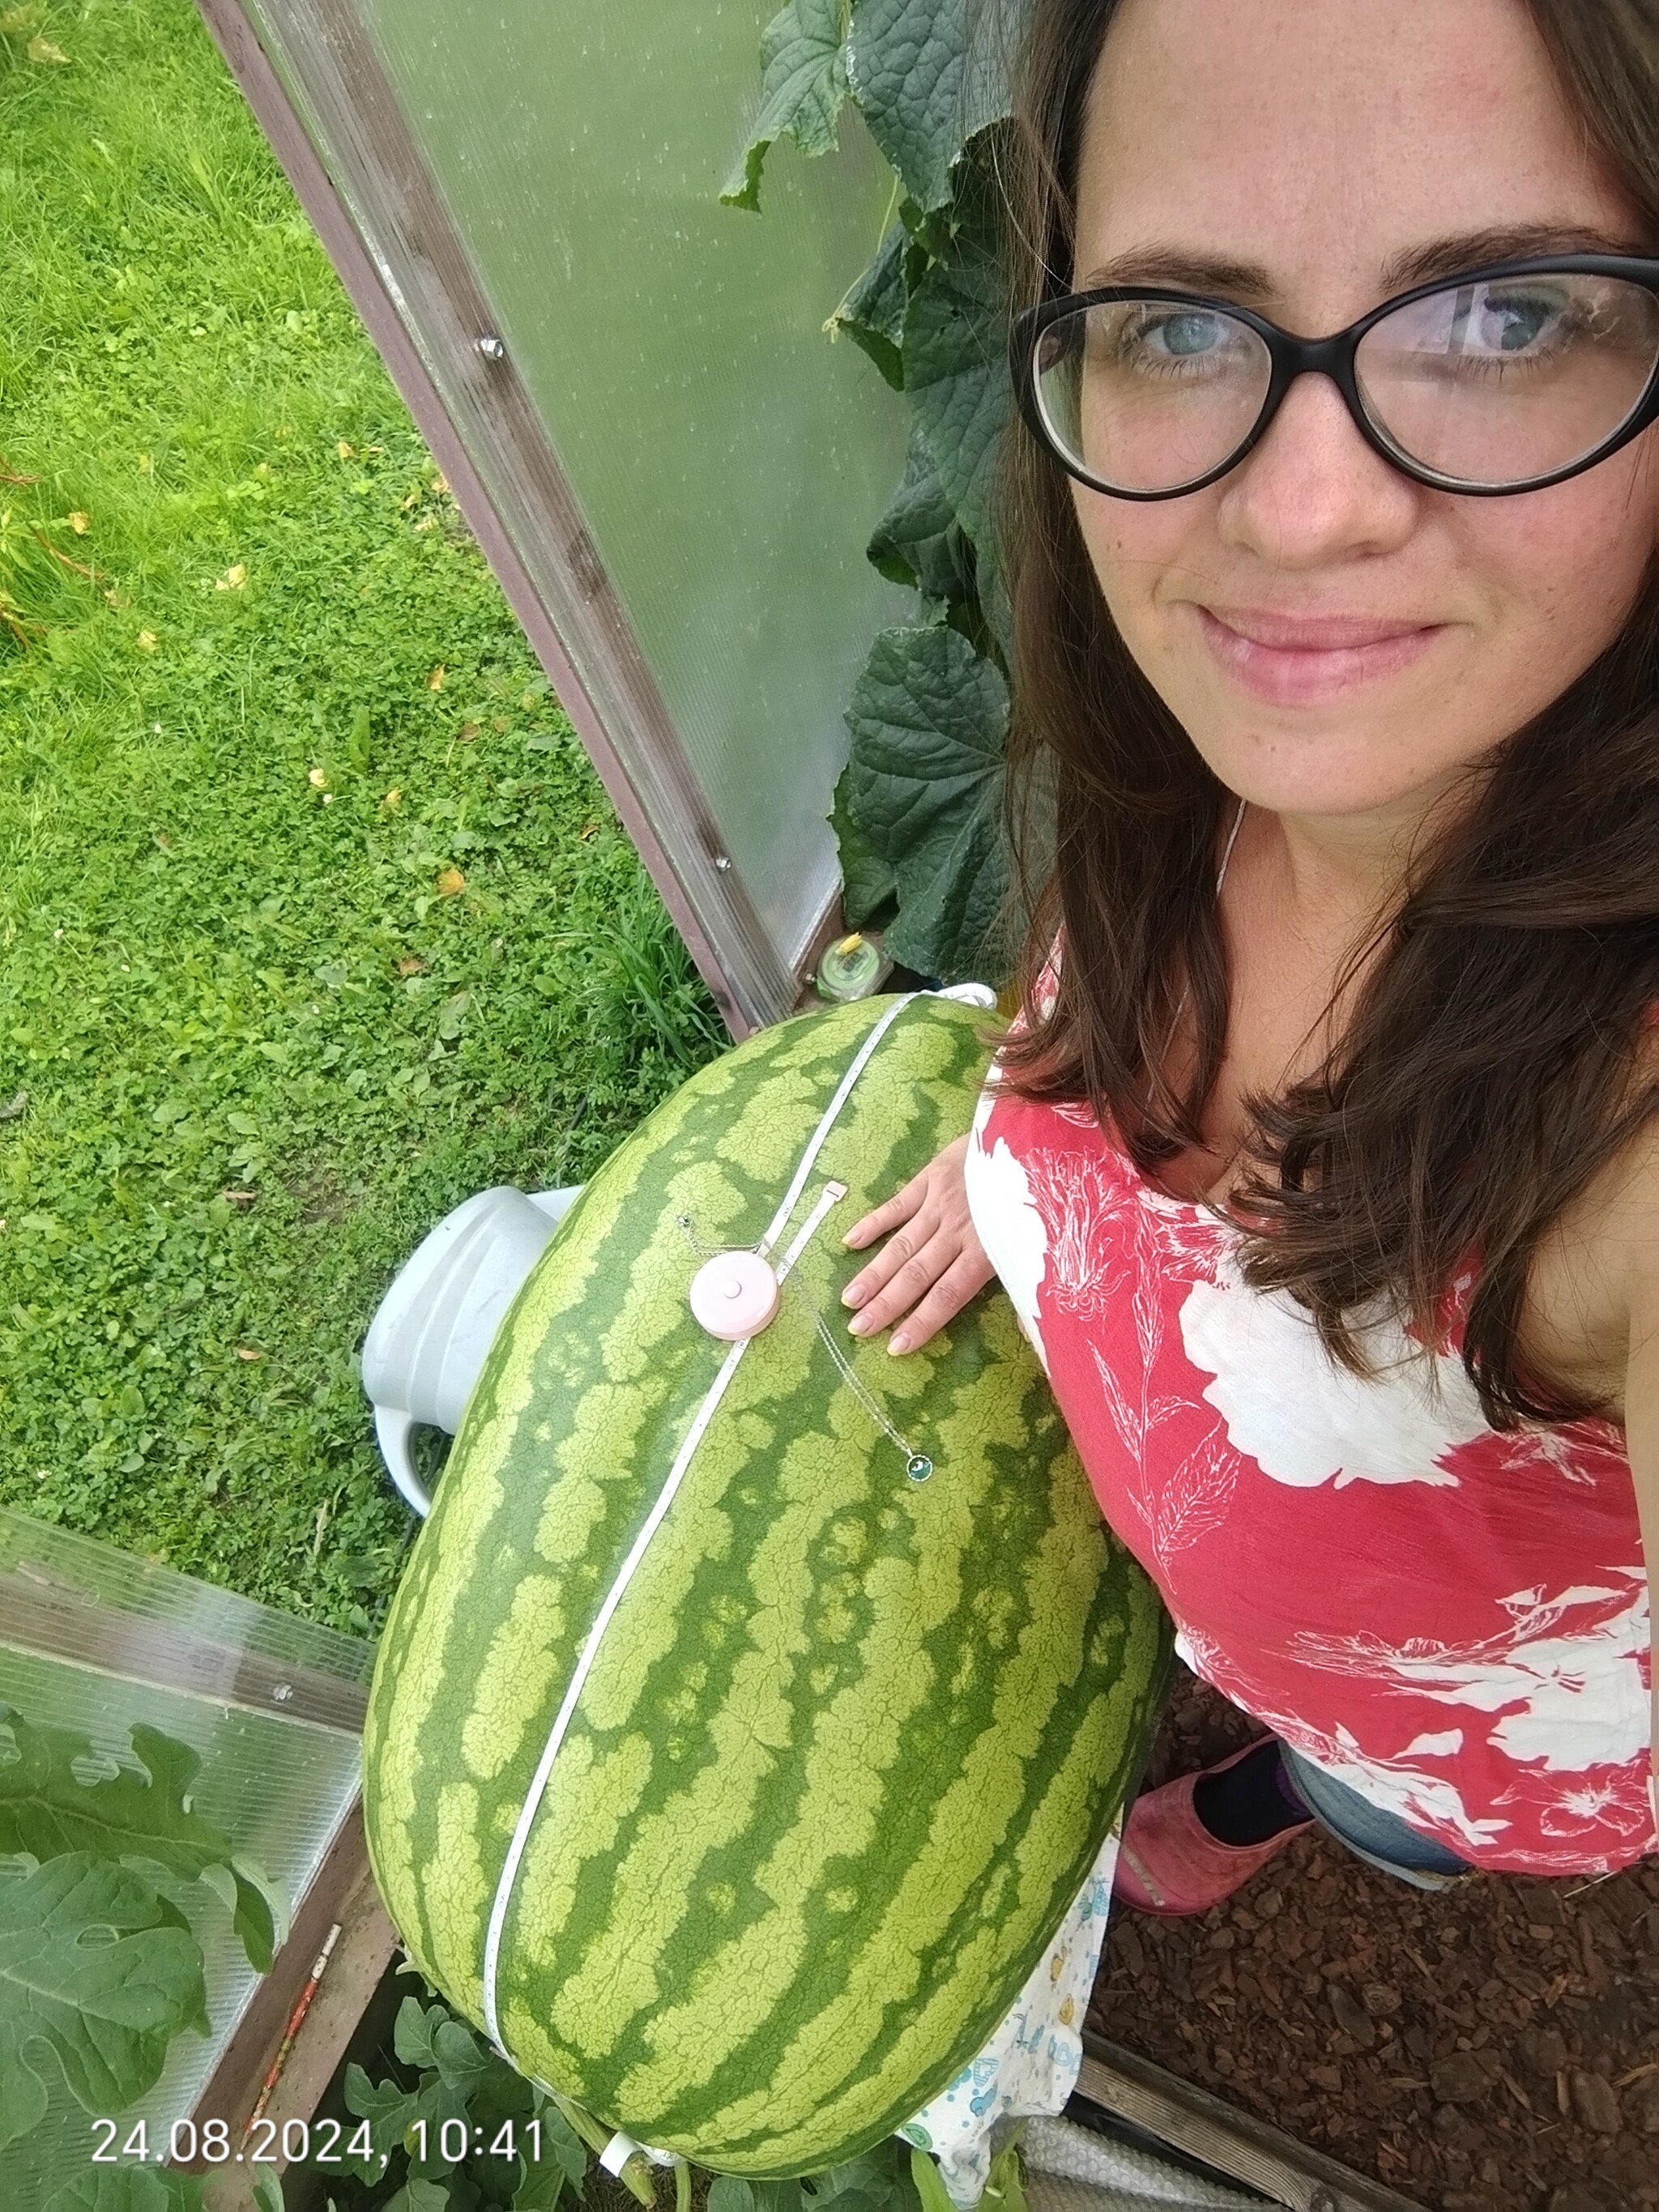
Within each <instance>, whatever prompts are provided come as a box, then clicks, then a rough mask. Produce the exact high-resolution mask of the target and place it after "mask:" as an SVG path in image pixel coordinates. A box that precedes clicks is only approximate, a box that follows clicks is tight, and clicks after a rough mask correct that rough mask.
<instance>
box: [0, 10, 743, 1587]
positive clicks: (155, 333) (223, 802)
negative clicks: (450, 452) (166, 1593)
mask: <svg viewBox="0 0 1659 2212" xmlns="http://www.w3.org/2000/svg"><path fill="white" fill-rule="evenodd" d="M0 266H3V272H4V279H3V284H0V477H4V478H5V481H3V482H0V517H3V520H0V1109H4V1110H5V1111H6V1112H7V1113H8V1114H9V1118H7V1119H5V1120H3V1121H0V1503H4V1504H13V1505H16V1506H19V1507H21V1508H22V1509H23V1510H27V1511H28V1512H31V1513H33V1514H36V1515H39V1516H43V1517H44V1518H46V1519H49V1520H55V1521H62V1522H66V1523H69V1524H71V1525H73V1526H74V1527H76V1528H81V1529H84V1530H87V1531H89V1532H91V1533H93V1534H99V1535H102V1536H105V1537H107V1538H109V1539H111V1540H112V1541H115V1542H118V1543H119V1544H122V1545H125V1546H127V1547H131V1548H132V1549H134V1550H137V1551H140V1552H144V1553H151V1554H153V1555H155V1556H157V1557H161V1558H164V1559H167V1560H168V1561H169V1562H170V1563H171V1564H172V1565H175V1566H177V1567H179V1568H182V1569H185V1570H186V1571H189V1572H191V1573H196V1574H200V1575H204V1576H206V1577H209V1578H210V1579H213V1580H216V1581H220V1582H223V1583H230V1584H233V1585H234V1586H235V1587H237V1588H239V1589H243V1590H246V1591H248V1592H249V1593H251V1594H252V1595H256V1596H259V1597H263V1598H265V1599H268V1600H270V1601H274V1602H276V1603H279V1604H282V1605H285V1606H288V1607H293V1608H295V1609H297V1610H299V1611H301V1612H304V1613H310V1614H312V1615H313V1616H315V1617H317V1618H319V1619H322V1620H329V1621H331V1622H334V1623H336V1624H337V1625H339V1626H348V1627H356V1628H358V1629H360V1630H361V1629H365V1628H367V1627H368V1626H370V1625H371V1623H372V1621H373V1620H374V1616H375V1613H376V1609H377V1607H378V1605H379V1602H380V1600H381V1598H382V1597H383V1596H384V1595H385V1594H386V1591H387V1590H388V1589H389V1588H390V1586H391V1583H392V1581H393V1580H394V1579H395V1574H396V1568H397V1560H398V1549H399V1547H400V1545H401V1542H402V1541H403V1539H404V1535H405V1534H406V1533H407V1527H408V1516H407V1515H406V1513H405V1512H404V1509H403V1507H402V1506H401V1505H400V1504H398V1502H397V1501H396V1500H395V1498H392V1495H391V1493H390V1492H389V1488H388V1486H387V1483H386V1478H385V1475H384V1474H383V1472H382V1470H381V1468H380V1463H379V1461H378V1459H377V1456H376V1455H375V1452H374V1446H373V1443H372V1441H371V1437H370V1431H369V1428H368V1420H367V1417H366V1409H365V1407H364V1404H363V1401H362V1396H361V1394H360V1391H359V1388H358V1383H357V1379H356V1370H355V1366H354V1359H353V1355H354V1353H355V1351H356V1346H357V1345H358V1343H359V1342H360V1340H361V1338H362V1330H363V1328H364V1326H365V1323H366V1322H367V1320H368V1316H369V1315H370V1313H371V1312H372V1310H373V1309H374V1304H375V1303H376V1301H377V1299H378V1297H379V1296H380V1292H381V1291H382V1290H383V1288H384V1287H385V1285H386V1281H387V1279H389V1277H390V1275H391V1274H392V1271H393V1270H394V1269H395V1267H397V1265H398V1262H399V1261H401V1259H402V1258H403V1257H404V1255H405V1254H406V1253H407V1252H408V1251H409V1250H410V1248H411V1247H412V1246H413V1244H414V1243H416V1241H417V1240H418V1239H419V1237H421V1236H422V1234H423V1232H424V1231H425V1230H426V1229H427V1228H428V1227H429V1226H430V1225H431V1224H432V1223H433V1222H434V1221H435V1219H436V1218H438V1216H439V1215H440V1214H441V1213H442V1212H444V1211H445V1210H446V1209H447V1207H449V1206H452V1205H453V1204H454V1203H456V1202H457V1201H458V1200H459V1199H461V1198H463V1197H465V1196H466V1195H467V1194H469V1193H470V1192H471V1191H473V1190H476V1189H478V1188H482V1187H483V1186H484V1185H486V1184H488V1183H491V1182H520V1183H521V1184H523V1185H525V1186H526V1187H530V1188H535V1187H538V1186H540V1185H543V1184H546V1183H550V1182H568V1181H574V1180H579V1179H580V1177H582V1176H584V1175H586V1174H587V1173H588V1172H590V1171H591V1170H592V1167H593V1166H594V1164H596V1163H597V1162H598V1161H599V1159H600V1158H603V1157H604V1155H605V1152H607V1151H608V1150H609V1149H610V1148H611V1146H612V1145H613V1144H614V1143H615V1142H616V1140H617V1137H618V1136H619V1134H620V1133H622V1132H623V1131H624V1130H625V1129H626V1128H628V1127H629V1126H630V1125H631V1124H632V1123H633V1122H634V1121H636V1120H637V1119H638V1118H639V1116H640V1115H641V1113H642V1112H643V1111H644V1110H645V1109H647V1107H648V1106H649V1105H651V1104H652V1103H654V1101H655V1100H656V1099H657V1098H658V1097H660V1096H661V1095H662V1094H663V1093H664V1092H665V1091H666V1090H667V1089H669V1088H671V1086H672V1085H673V1084H674V1083H675V1082H676V1081H678V1079H679V1078H680V1076H681V1075H682V1074H683V1073H684V1072H685V1070H686V1069H687V1068H689V1067H690V1066H692V1065H694V1064H696V1062H697V1061H698V1060H701V1059H702V1058H704V1057H706V1056H707V1055H708V1053H709V1052H710V1051H711V1050H712V1049H713V1048H714V1045H715V1043H716V1042H717V1032H716V1028H715V1024H714V1018H713V1014H712V1010H711V1008H710V1006H709V1005H708V1000H707V999H706V998H705V996H704V995H703V994H702V990H701V987H700V986H698V985H697V983H696V981H695V979H694V978H693V976H692V975H691V973H690V968H689V965H688V963H687V961H686V958H685V955H684V950H683V948H682V947H681V946H680V945H679V943H678V939H677V938H676V937H675V936H674V934H673V933H672V931H671V928H670V927H669V926H668V924H667V922H666V920H665V916H664V915H663V912H662V909H661V908H660V906H659V902H658V901H657V899H656V896H655V894H654V893H653V891H652V890H651V888H650V886H649V884H648V883H647V881H646V880H645V878H643V876H642V874H641V871H640V868H639V866H638V864H637V862H636V860H635V857H634V855H633V853H632V850H631V848H629V846H628V844H627V842H626V841H625V840H624V839H623V836H621V834H620V832H619V830H618V829H617V824H616V822H615V820H614V817H613V816H612V814H611V811H610V808H609V806H608V805H607V804H606V802H605V798H604V795H603V793H602V792H601V791H600V789H599V786H598V784H597V783H596V781H595V780H594V778H593V776H592V773H591V772H590V770H589V769H588V767H587V764H586V761H585V759H584V757H583V756H582V754H581V752H580V749H579V747H578V746H577V745H576V744H575V742H574V738H572V736H571V733H570V730H569V726H568V723H567V722H566V721H565V720H564V717H563V715H562V713H561V711H560V709H559V708H558V706H557V703H556V701H555V700H554V699H553V698H552V697H550V696H549V693H548V691H547V688H546V685H545V684H544V682H543V681H542V679H541V678H539V676H538V671H537V668H536V665H535V664H534V662H533V660H532V657H531V655H530V653H529V651H528V648H527V647H526V645H525V642H524V641H523V639H522V637H521V635H520V632H519V630H518V628H517V626H516V624H515V623H514V622H513V617H512V616H511V614H510V612H509V611H508V610H507V606H506V605H505V603H504V602H503V600H502V599H501V593H500V592H499V590H498V589H497V587H496V586H495V582H494V580H493V579H492V578H491V576H490V574H489V571H488V569H487V568H485V566H484V564H483V561H482V560H481V558H480V557H479V556H478V553H477V550H476V548H475V547H474V545H473V544H472V542H471V538H469V536H468V535H467V532H466V531H465V526H463V524H462V522H461V520H460V518H459V514H458V513H457V511H456V509H455V507H454V505H453V501H451V500H450V498H449V497H448V495H447V490H446V488H445V487H444V485H443V483H442V482H441V479H440V478H439V477H438V476H437V473H436V471H435V467H434V465H433V464H432V462H431V459H430V458H429V456H428V454H427V453H426V451H425V450H424V448H423V447H422V442H421V441H420V439H419V437H418V436H417V435H416V433H415V431H414V430H413V428H411V426H410V422H409V419H408V417H407V416H406V414H405V413H404V410H403V407H402V404H401V403H400V402H399V401H398V398H397V396H396V394H395V392H393V390H392V386H391V385H390V383H389V382H388V380H387V379H386V375H385V374H384V372H383V370H382V369H381V368H380V362H379V360H378V357H377V356H375V354H374V351H373V349H372V348H371V347H370V346H369V344H368V341H367V339H366V338H365V337H364V336H363V334H362V331H361V329H360V327H359V325H358V323H357V321H356V316H355V314H354V313H353V312H352V310H351V308H350V307H349V304H348V303H347V301H345V299H344V296H343V294H342V292H341V290H340V288H339V286H338V284H337V282H336V280H335V278H334V276H333V275H332V273H331V270H330V268H329V265H328V263H327V261H326V258H325V256H324V254H323V253H322V252H321V250H320V248H319V246H318V245H317V244H316V242H315V240H314V239H313V236H312V234H311V232H310V229H309V227H308V226H307V222H305V219H304V217H303V216H301V213H300V211H299V210H298V208H297V207H296V205H295V202H294V200H293V197H292V196H291V194H290V193H289V190H288V187H287V185H286V184H285V183H284V181H283V178H282V176H281V173H280V172H279V171H278V169H277V167H276V163H275V162H274V161H273V160H272V159H271V157H270V155H269V154H268V153H267V151H266V149H265V147H264V141H263V139H262V138H261V137H260V135H259V132H258V129H257V127H256V125H254V124H253V122H252V119H251V118H249V116H248V114H247V113H246V109H245V108H244V106H243V105H242V102H241V100H240V94H238V93H237V91H236V89H235V88H234V85H233V83H232V82H231V81H230V79H229V77H228V75H227V73H226V71H225V70H224V69H223V67H222V64H221V62H220V60H219V58H218V56H217V54H216V52H215V51H214V49H213V47H212V46H211V44H210V40H208V38H207V36H206V34H205V33H204V30H203V29H202V27H201V26H200V24H199V22H198V21H197V17H196V15H195V12H194V10H193V9H192V8H191V5H190V4H189V0H143V4H142V5H138V4H135V0H82V4H80V5H72V4H70V5H66V4H58V0H41V4H40V5H38V6H33V7H29V6H25V7H22V8H17V7H15V6H12V5H11V4H10V0H0ZM71 564H72V565H71ZM14 1104H15V1106H16V1108H17V1110H15V1112H14V1111H12V1106H13V1105H14Z"/></svg>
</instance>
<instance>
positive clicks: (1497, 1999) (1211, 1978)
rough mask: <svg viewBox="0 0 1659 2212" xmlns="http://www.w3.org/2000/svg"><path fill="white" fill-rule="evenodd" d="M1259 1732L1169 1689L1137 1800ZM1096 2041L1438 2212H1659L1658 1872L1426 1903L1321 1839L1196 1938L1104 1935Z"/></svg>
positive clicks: (1154, 1927)
mask: <svg viewBox="0 0 1659 2212" xmlns="http://www.w3.org/2000/svg"><path fill="white" fill-rule="evenodd" d="M1257 1732H1258V1731H1257V1730H1256V1729H1255V1726H1254V1724H1253V1723H1249V1722H1248V1721H1246V1720H1245V1719H1244V1718H1243V1716H1242V1715H1241V1714H1238V1713H1237V1712H1235V1711H1233V1710H1232V1708H1231V1706H1229V1705H1226V1704H1225V1703H1224V1701H1223V1700H1222V1699H1219V1698H1218V1697H1217V1696H1215V1694H1214V1693H1213V1692H1211V1691H1209V1690H1207V1689H1206V1688H1205V1687H1204V1686H1203V1685H1202V1684H1201V1683H1199V1682H1196V1681H1194V1680H1193V1678H1192V1677H1191V1676H1190V1675H1188V1676H1184V1677H1182V1680H1181V1681H1180V1684H1179V1686H1178V1687H1177V1689H1176V1694H1175V1696H1174V1698H1173V1699H1172V1701H1171V1704H1170V1711H1169V1713H1168V1715H1167V1716H1166V1718H1165V1722H1164V1729H1163V1731H1162V1733H1161V1735H1160V1736H1159V1738H1158V1744H1157V1746H1156V1747H1155V1749H1154V1752H1153V1755H1152V1764H1151V1767H1150V1769H1149V1771H1148V1775H1147V1778H1146V1786H1147V1787H1149V1788H1150V1787H1153V1786H1155V1785H1156V1784H1157V1783H1158V1782H1161V1781H1165V1780H1168V1779H1169V1778H1170V1777H1171V1776H1172V1775H1176V1774H1181V1773H1184V1772H1187V1771H1189V1770H1191V1769H1194V1768H1197V1767H1200V1766H1203V1765H1207V1764H1208V1763H1209V1762H1210V1760H1212V1759H1215V1758H1217V1757H1218V1756H1219V1755H1220V1754H1221V1753H1223V1752H1224V1751H1226V1750H1230V1749H1231V1748H1233V1747H1235V1746H1236V1745H1237V1744H1238V1743H1240V1742H1242V1741H1244V1740H1245V1739H1246V1738H1247V1737H1248V1736H1249V1735H1254V1734H1255V1733H1257ZM1089 2019H1090V2025H1091V2027H1094V2028H1096V2029H1097V2031H1098V2032H1099V2033H1101V2034H1102V2035H1105V2036H1109V2037H1110V2038H1111V2039H1112V2040H1113V2041H1114V2042H1116V2043H1121V2044H1123V2045H1127V2047H1128V2048H1129V2049H1130V2050H1132V2051H1139V2052H1141V2053H1142V2054H1143V2056H1145V2057H1147V2058H1150V2059H1152V2060H1154V2061H1155V2062H1156V2063H1158V2064H1159V2065H1161V2066H1165V2067H1168V2068H1169V2069H1170V2071H1171V2072H1172V2073H1176V2074H1179V2075H1184V2076H1185V2077H1186V2079H1187V2080H1188V2081H1196V2082H1199V2083H1201V2084H1202V2086H1203V2087H1205V2088H1206V2089H1209V2090H1212V2091H1213V2092H1214V2093H1216V2094H1218V2095H1219V2096H1222V2097H1225V2098H1226V2099H1227V2100H1229V2101H1230V2102H1231V2103H1234V2104H1237V2105H1239V2106H1243V2108H1244V2109H1245V2110H1246V2111H1247V2112H1254V2113H1255V2114H1256V2115H1258V2117H1259V2118H1262V2119H1264V2120H1267V2121H1270V2122H1271V2123H1272V2124H1273V2125H1275V2126H1277V2127H1280V2128H1283V2129H1285V2130H1287V2131H1288V2132H1289V2133H1290V2134H1291V2135H1294V2136H1297V2137H1299V2138H1300V2139H1301V2140H1302V2141H1303V2142H1307V2143H1311V2144H1314V2145H1316V2146H1317V2147H1318V2148H1320V2149H1322V2150H1325V2151H1328V2153H1330V2154H1331V2155H1332V2156H1334V2157H1336V2158H1340V2159H1341V2160H1344V2161H1345V2162H1346V2164H1347V2165H1349V2166H1352V2167H1354V2168H1355V2169H1356V2170H1357V2171H1358V2172H1361V2173H1365V2174H1370V2175H1372V2176H1374V2177H1375V2178H1376V2179H1377V2180H1379V2181H1383V2182H1386V2183H1387V2184H1389V2186H1390V2187H1392V2188H1394V2189H1395V2190H1398V2191H1400V2192H1401V2195H1402V2196H1404V2197H1408V2198H1410V2199H1412V2200H1413V2201H1414V2202H1416V2203H1421V2204H1424V2205H1427V2206H1431V2207H1435V2208H1437V2212H1636V2208H1638V2207H1644V2206H1659V1861H1655V1860H1651V1859H1650V1860H1649V1861H1647V1862H1646V1863H1644V1865H1643V1866H1642V1867H1640V1868H1637V1869H1632V1870H1631V1871H1629V1872H1627V1873H1625V1874H1620V1875H1612V1876H1610V1877H1608V1878H1607V1879H1604V1880H1601V1881H1584V1882H1575V1881H1565V1882H1562V1881H1531V1880H1527V1879H1523V1878H1521V1877H1518V1876H1512V1875H1490V1876H1482V1877H1481V1878H1480V1880H1479V1881H1474V1882H1472V1883H1469V1884H1468V1885H1466V1886H1463V1887H1459V1888H1457V1889H1455V1890H1452V1891H1449V1892H1446V1893H1441V1894H1438V1895H1434V1894H1430V1893H1425V1892H1423V1891H1419V1890H1414V1889H1411V1888H1408V1887H1407V1886H1406V1885H1405V1884H1404V1883H1402V1882H1398V1881H1391V1880H1389V1877H1388V1876H1386V1875H1379V1874H1374V1873H1373V1872H1372V1871H1371V1869H1370V1868H1369V1867H1367V1866H1365V1865H1364V1864H1363V1863H1361V1862H1360V1861H1359V1860H1358V1859H1356V1858H1354V1857H1352V1855H1351V1854H1350V1853H1348V1852H1346V1851H1345V1850H1343V1849H1342V1847H1341V1845H1340V1844H1338V1843H1336V1842H1334V1840H1333V1839H1332V1838H1329V1837H1328V1836H1326V1835H1325V1834H1324V1833H1323V1832H1322V1831H1319V1830H1315V1831H1313V1832H1310V1833H1308V1834H1306V1835H1304V1836H1301V1837H1299V1838H1297V1840H1296V1841H1295V1842H1294V1843H1292V1844H1291V1846H1290V1847H1289V1849H1288V1850H1286V1851H1285V1853H1284V1855H1283V1856H1282V1857H1279V1858H1278V1859H1276V1860H1274V1861H1273V1863H1271V1864H1270V1865H1269V1866H1268V1867H1267V1869H1266V1870H1265V1871H1264V1872H1263V1873H1262V1874H1261V1875H1258V1876H1257V1877H1256V1879H1255V1881H1254V1882H1251V1883H1249V1884H1248V1885H1247V1886H1246V1887H1244V1888H1243V1890H1241V1891H1240V1892H1239V1893H1238V1894H1237V1896H1236V1897H1234V1898H1231V1899H1229V1900H1228V1901H1227V1903H1226V1904H1225V1905H1219V1906H1218V1907H1217V1908H1216V1909H1215V1911H1212V1912H1208V1913H1206V1914H1205V1915H1204V1916H1203V1917H1201V1918H1199V1919H1195V1920H1169V1921H1161V1920H1152V1919H1148V1918H1145V1917H1141V1916H1140V1915H1139V1914H1136V1913H1133V1912H1131V1911H1127V1910H1124V1911H1118V1912H1115V1914H1114V1916H1113V1918H1112V1921H1111V1924H1110V1928H1109V1933H1108V1936H1107V1945H1106V1956H1105V1958H1104V1960H1103V1961H1102V1965H1101V1971H1100V1978H1099V1979H1098V1981H1097V1983H1096V1984H1095V1991H1094V1996H1093V2000H1092V2002H1091V2008H1090V2015H1089Z"/></svg>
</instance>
